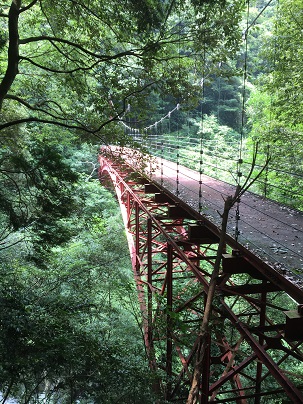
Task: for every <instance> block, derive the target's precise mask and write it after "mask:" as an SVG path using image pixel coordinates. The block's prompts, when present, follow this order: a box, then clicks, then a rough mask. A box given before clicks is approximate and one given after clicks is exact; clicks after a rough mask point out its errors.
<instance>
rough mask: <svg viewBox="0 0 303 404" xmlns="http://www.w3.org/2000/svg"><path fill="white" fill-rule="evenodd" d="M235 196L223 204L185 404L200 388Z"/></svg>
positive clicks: (196, 396)
mask: <svg viewBox="0 0 303 404" xmlns="http://www.w3.org/2000/svg"><path fill="white" fill-rule="evenodd" d="M236 196H237V195H235V196H234V197H232V196H228V197H227V198H226V200H225V203H224V211H223V214H222V230H221V234H220V241H219V246H218V251H217V256H216V261H215V265H214V270H213V273H212V275H211V279H210V283H209V289H208V293H207V299H206V304H205V309H204V315H203V320H202V323H201V327H200V332H199V336H198V338H199V343H198V348H197V356H196V364H195V368H194V373H193V379H192V385H191V389H190V391H189V394H188V398H187V402H186V404H196V403H197V402H198V399H199V386H200V381H201V373H202V363H203V358H204V353H205V347H206V344H207V338H206V337H207V334H208V330H209V320H210V316H211V310H212V303H213V300H214V296H215V290H216V284H217V278H218V275H219V270H220V264H221V259H222V254H223V251H224V247H225V235H226V228H227V221H228V215H229V211H230V209H231V207H232V206H233V204H234V202H235V200H236Z"/></svg>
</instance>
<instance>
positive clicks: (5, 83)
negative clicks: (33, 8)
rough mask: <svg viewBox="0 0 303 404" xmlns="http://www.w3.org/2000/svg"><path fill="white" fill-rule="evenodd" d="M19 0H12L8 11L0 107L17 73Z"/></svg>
mask: <svg viewBox="0 0 303 404" xmlns="http://www.w3.org/2000/svg"><path fill="white" fill-rule="evenodd" d="M20 7H21V0H13V1H12V4H11V6H10V10H9V13H8V28H9V45H8V62H7V69H6V72H5V75H4V77H3V79H2V82H1V83H0V109H1V107H2V103H3V100H4V98H5V96H6V94H7V93H8V92H9V89H10V88H11V85H12V84H13V82H14V80H15V77H16V76H17V74H18V64H19V31H18V21H19V11H20Z"/></svg>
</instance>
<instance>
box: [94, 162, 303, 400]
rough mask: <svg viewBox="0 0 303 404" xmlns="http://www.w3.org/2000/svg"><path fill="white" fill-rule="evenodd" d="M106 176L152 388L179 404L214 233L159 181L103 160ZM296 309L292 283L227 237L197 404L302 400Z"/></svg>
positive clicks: (299, 299)
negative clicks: (122, 231)
mask: <svg viewBox="0 0 303 404" xmlns="http://www.w3.org/2000/svg"><path fill="white" fill-rule="evenodd" d="M106 175H109V176H110V178H111V181H112V183H113V185H114V187H115V191H116V194H117V197H118V200H119V203H120V207H121V211H122V216H123V220H124V223H125V227H126V229H127V235H128V242H129V247H130V254H131V261H132V268H133V272H134V277H135V280H136V285H137V291H138V298H139V303H140V309H141V312H142V319H143V330H144V339H145V346H146V349H147V352H148V356H149V363H150V367H151V369H152V370H154V371H155V373H156V374H157V380H158V382H157V383H155V389H157V390H158V392H161V394H162V395H163V396H164V397H165V399H166V400H168V401H176V402H184V400H186V397H187V395H188V391H189V388H190V385H191V378H192V372H193V366H194V365H195V360H196V355H195V354H196V349H197V343H198V333H199V326H200V323H201V319H202V317H203V310H204V303H205V298H206V295H207V292H208V286H209V280H210V275H211V272H212V268H213V265H214V260H215V257H216V250H217V243H218V240H219V230H218V229H217V228H216V227H215V226H214V225H212V224H211V223H210V222H208V221H207V219H205V218H204V217H203V216H201V215H200V214H198V213H197V212H195V211H193V210H192V209H190V208H189V207H188V206H186V205H184V204H183V203H182V201H180V200H179V199H178V198H176V197H175V196H174V195H172V194H170V193H168V192H167V191H165V190H164V189H161V186H160V185H159V184H154V183H151V182H149V181H148V179H147V177H144V176H142V175H134V172H133V171H132V169H131V168H130V167H129V166H128V165H126V164H123V163H122V161H120V162H119V163H118V164H117V163H114V162H112V161H110V160H109V159H107V158H105V157H103V156H102V155H100V179H101V181H103V180H104V178H105V176H106ZM302 303H303V293H302V291H301V290H299V289H298V288H297V287H296V286H295V285H293V284H292V283H291V281H290V280H289V279H285V278H284V277H283V276H282V275H281V274H280V273H278V272H277V271H275V270H274V269H273V268H271V267H269V266H267V264H266V263H264V262H262V261H260V260H259V259H258V258H257V257H254V255H253V254H252V253H250V252H249V251H246V250H245V248H243V247H242V246H241V245H238V244H236V243H235V241H234V240H233V239H232V238H230V237H228V236H227V244H226V251H225V254H224V255H223V257H222V270H221V274H220V276H219V278H218V280H217V292H216V297H215V301H214V304H213V314H212V324H211V333H210V335H209V343H208V345H207V350H206V353H205V355H204V359H203V363H202V364H201V366H202V367H203V371H202V380H201V384H200V403H208V402H216V403H228V402H236V403H241V404H246V403H261V402H281V403H282V400H283V399H284V400H285V399H287V398H288V399H290V400H291V401H292V402H293V403H302V402H303V394H302V391H303V364H302V363H303V362H302V360H303V353H302V339H303V317H302V316H301V313H300V310H301V304H302ZM297 306H298V307H297ZM279 399H280V401H279ZM267 400H269V401H267ZM273 400H274V401H273ZM283 402H285V401H283Z"/></svg>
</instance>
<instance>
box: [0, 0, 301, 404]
mask: <svg viewBox="0 0 303 404" xmlns="http://www.w3.org/2000/svg"><path fill="white" fill-rule="evenodd" d="M250 3H253V4H250V7H248V4H247V2H246V1H245V0H234V1H230V0H186V1H178V0H176V1H174V0H170V1H169V0H163V1H160V0H143V1H141V0H140V1H139V0H126V1H123V2H121V1H116V0H114V1H104V0H89V1H88V0H65V1H62V0H32V1H30V0H28V1H21V0H13V1H3V2H1V4H0V134H1V136H0V221H1V231H0V255H1V257H0V258H1V264H0V271H1V280H2V281H1V287H0V305H1V309H0V359H1V360H0V386H1V393H2V395H3V402H5V401H6V400H7V399H8V398H9V397H14V398H16V399H17V400H19V401H20V402H24V403H27V402H39V400H40V399H42V398H43V399H44V398H46V399H47V400H49V401H48V402H59V401H60V400H62V401H60V402H76V401H77V400H82V401H81V402H104V403H113V402H119V400H120V402H125V403H128V402H129V403H136V402H138V403H139V402H143V401H144V402H145V403H149V402H150V403H153V402H155V397H154V396H153V393H152V391H151V389H150V387H151V386H152V381H153V377H154V375H153V374H151V373H149V371H148V370H147V369H146V366H145V359H146V358H145V352H144V347H143V345H142V344H139V343H138V341H140V339H142V336H141V334H140V333H141V329H140V325H141V323H140V322H141V319H140V313H138V309H137V307H136V305H135V304H134V301H135V298H134V296H133V284H132V281H131V278H130V268H129V267H130V262H129V257H128V251H127V247H126V240H125V237H124V235H123V227H122V222H121V220H120V218H119V213H118V208H117V205H116V203H115V201H114V199H113V197H112V195H111V194H110V192H109V191H107V190H105V189H104V188H102V187H101V186H100V184H99V182H98V180H97V154H98V149H99V147H100V144H118V145H125V144H127V145H129V144H130V145H131V144H132V142H133V138H132V137H131V136H129V135H128V133H127V132H126V131H125V129H124V126H123V125H121V121H122V122H132V123H135V125H136V127H139V128H142V127H144V126H146V125H147V124H148V123H150V122H151V121H154V120H157V119H159V118H160V117H161V116H162V115H163V111H164V113H166V112H167V110H169V109H171V108H173V107H174V106H175V105H176V104H182V105H184V106H185V107H184V109H183V110H182V109H181V111H180V113H179V117H178V120H177V119H176V120H174V118H173V117H172V121H171V132H170V133H165V134H164V139H165V140H167V141H169V142H171V144H172V145H173V146H175V144H176V132H177V129H176V128H177V127H178V130H179V131H180V130H184V133H186V137H188V139H189V141H188V142H187V143H190V145H189V146H188V147H187V149H186V153H187V154H186V158H185V160H187V161H191V160H192V159H193V156H194V154H195V153H196V150H197V147H196V142H197V138H198V137H199V136H200V134H201V131H202V130H203V131H204V132H203V135H204V136H205V139H206V140H212V141H215V142H216V145H217V147H218V148H219V152H218V153H219V154H220V155H222V156H223V157H224V158H225V160H226V161H228V160H229V159H230V154H229V153H230V150H229V151H228V145H229V144H230V143H232V144H233V145H235V144H236V142H237V141H238V139H239V136H240V132H241V131H242V132H243V133H242V134H244V136H245V140H246V141H247V143H248V144H250V143H251V144H252V143H253V142H255V141H258V142H260V143H261V145H262V147H261V148H260V150H262V156H261V157H263V156H264V155H265V154H266V153H267V151H268V150H269V149H270V151H271V154H272V162H273V167H274V168H275V169H276V171H272V173H271V174H269V177H271V178H266V182H265V179H264V181H263V183H262V184H261V185H259V189H258V191H260V190H261V193H263V194H264V193H265V191H264V184H266V192H267V194H266V196H269V197H272V198H278V194H279V195H280V194H281V192H280V193H279V192H278V191H277V189H280V188H279V187H281V186H282V185H283V186H284V183H285V182H287V184H288V188H289V190H290V191H291V197H292V196H293V195H294V194H300V195H299V199H298V200H299V202H298V203H297V205H296V206H295V207H297V208H300V209H302V206H303V201H302V192H301V188H302V185H303V180H302V171H303V166H302V161H303V151H302V147H301V143H302V108H301V107H302V93H301V88H302V84H303V76H302V52H301V47H302V46H301V44H302V29H301V20H302V18H300V17H301V14H302V13H303V1H302V0H296V1H290V0H280V1H279V7H278V8H277V4H276V2H274V1H272V2H267V1H260V0H258V1H253V2H250ZM248 9H249V10H248ZM277 10H278V11H277ZM248 11H249V13H248ZM294 16H295V17H294ZM248 28H249V29H248ZM245 30H248V31H249V34H250V36H249V37H248V35H245V34H247V32H248V31H245ZM245 37H248V42H246V44H245V45H247V49H248V50H247V52H248V53H246V54H245V52H244V51H243V43H244V42H243V38H244V39H245ZM277 49H279V51H278V52H277ZM247 55H248V58H247V60H246V59H245V58H246V57H247ZM245 62H246V68H247V71H245V78H246V79H247V87H246V98H245V97H244V101H245V102H244V103H243V70H242V69H243V65H244V64H245ZM202 107H203V111H202V113H201V109H202ZM189 111H191V113H192V115H191V116H190V118H188V116H189ZM202 121H203V122H202ZM188 122H190V125H188ZM243 122H245V128H244V129H243ZM180 128H181V129H180ZM184 128H186V129H184ZM188 139H187V140H188ZM208 152H209V150H207V147H206V148H205V157H204V158H205V161H206V162H207V161H208V160H207V159H208V158H209V159H213V158H214V157H213V154H211V153H210V155H211V157H207V154H208ZM210 152H212V151H211V150H210ZM285 159H286V160H285ZM282 164H284V165H285V171H291V172H292V173H295V174H296V177H295V178H294V177H287V181H285V176H284V174H285V173H284V171H283V172H282V171H281V167H282ZM284 165H283V167H284ZM283 167H282V168H283ZM192 168H196V167H192ZM283 169H284V168H283ZM227 170H229V167H227ZM269 180H271V181H272V183H273V184H274V186H273V187H272V188H270V187H269V186H268V181H269ZM300 187H301V188H300ZM283 192H284V188H283ZM283 192H282V193H283ZM283 197H284V199H283V200H282V201H283V202H285V203H286V202H287V203H288V202H289V200H290V199H292V198H291V197H290V196H289V194H287V193H286V191H285V192H284V194H283ZM113 239H114V240H115V241H116V244H115V246H113V242H112V240H113ZM122 335H124V338H125V339H124V340H122V337H121V336H122ZM113 374H115V378H114V377H113V376H112V375H113ZM122 386H123V387H122ZM134 386H135V387H134ZM64 400H65V401H64ZM78 402H80V401H78Z"/></svg>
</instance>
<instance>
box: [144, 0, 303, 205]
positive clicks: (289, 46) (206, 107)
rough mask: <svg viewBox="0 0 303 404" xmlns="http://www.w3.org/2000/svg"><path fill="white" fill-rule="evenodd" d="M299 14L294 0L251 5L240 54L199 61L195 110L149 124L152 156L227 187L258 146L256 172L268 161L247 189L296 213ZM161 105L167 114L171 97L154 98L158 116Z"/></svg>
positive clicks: (301, 172) (300, 200)
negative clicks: (211, 62) (213, 64)
mask: <svg viewBox="0 0 303 404" xmlns="http://www.w3.org/2000/svg"><path fill="white" fill-rule="evenodd" d="M301 13H302V3H301V2H300V1H297V2H292V1H289V2H288V1H282V2H279V4H278V2H275V1H271V2H267V1H255V2H250V7H249V8H248V9H247V12H246V13H244V14H243V23H242V28H243V31H242V32H243V41H242V45H241V47H240V49H239V52H238V53H237V54H236V55H235V56H234V57H233V58H232V59H230V58H227V59H226V60H224V61H222V62H220V63H219V65H218V66H219V67H218V69H217V70H216V71H208V70H207V67H208V66H209V63H206V67H205V70H204V71H203V75H204V78H203V86H202V88H201V89H200V101H199V105H198V107H197V108H193V105H191V104H187V103H186V102H184V104H182V102H181V108H180V109H179V110H177V111H175V112H174V113H173V114H171V115H169V118H166V120H165V121H163V122H162V121H161V120H160V119H161V114H159V115H157V116H156V117H155V121H157V120H158V121H159V124H158V125H156V126H155V125H151V126H148V128H149V129H148V130H147V135H148V137H149V139H148V141H149V142H150V141H151V145H152V146H153V150H154V153H156V154H158V155H162V156H163V157H165V158H168V159H172V160H175V161H176V160H177V158H178V159H179V162H180V163H181V164H184V165H187V166H189V167H190V168H193V169H195V170H201V169H202V171H203V172H204V173H206V174H208V175H211V176H213V177H215V178H219V179H224V180H225V181H227V182H229V183H232V184H234V183H235V182H236V177H237V174H236V173H237V169H238V168H237V166H238V165H237V163H238V161H239V157H240V159H241V160H243V163H242V167H241V172H242V173H243V174H244V176H243V178H245V173H248V172H249V170H250V167H251V160H252V155H253V152H254V149H255V146H256V144H258V150H259V153H258V159H257V165H256V170H260V168H261V167H262V166H263V165H264V162H265V161H266V159H267V158H268V156H271V160H270V164H269V166H268V168H267V170H265V171H264V174H263V175H262V176H261V178H260V179H259V180H258V181H257V182H256V183H255V184H254V187H253V188H252V190H253V191H254V192H257V193H259V194H261V195H263V196H266V197H268V198H271V199H274V200H276V201H279V202H282V203H284V204H287V205H289V206H291V207H295V208H297V209H300V210H302V209H303V197H302V191H301V190H302V186H303V167H302V160H303V156H302V147H301V142H302V127H301V126H302V119H301V114H302V113H301V104H302V103H301V99H300V97H301V95H300V90H299V87H300V86H301V85H302V71H301V70H302V69H301V67H300V63H301V55H300V52H298V48H300V46H301V45H300V44H301V41H302V33H301V23H300V18H299V16H300V15H301ZM295 15H297V16H298V17H294V16H295ZM205 57H206V60H207V62H208V54H207V53H206V56H205ZM200 79H201V78H200ZM174 102H175V103H177V102H178V101H176V100H174ZM163 105H164V106H166V108H167V110H173V107H174V103H173V101H172V100H171V99H168V98H164V99H159V100H158V107H159V111H161V108H162V110H163ZM162 116H164V114H162ZM168 120H169V122H167V121H168ZM162 140H163V145H162V147H160V145H161V142H162ZM149 147H150V144H149ZM200 149H202V151H203V159H202V165H201V164H200V161H201V158H200Z"/></svg>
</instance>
